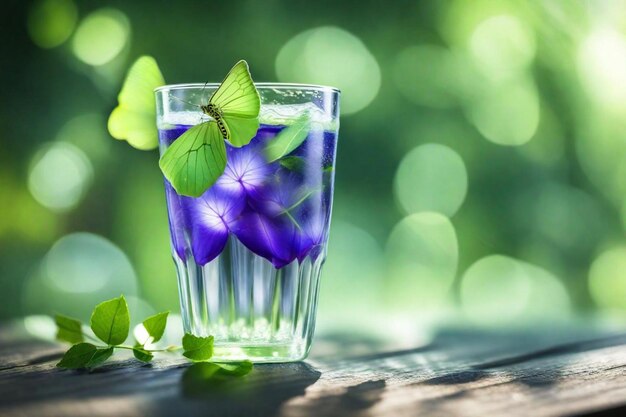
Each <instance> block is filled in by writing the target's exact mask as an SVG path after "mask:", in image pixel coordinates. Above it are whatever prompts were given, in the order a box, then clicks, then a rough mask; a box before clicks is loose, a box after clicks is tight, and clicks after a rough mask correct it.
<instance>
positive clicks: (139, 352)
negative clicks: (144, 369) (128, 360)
mask: <svg viewBox="0 0 626 417" xmlns="http://www.w3.org/2000/svg"><path fill="white" fill-rule="evenodd" d="M133 355H135V358H137V359H139V360H140V361H142V362H146V363H148V362H150V361H151V360H152V358H154V355H153V354H152V353H151V352H148V351H147V350H145V349H142V348H140V347H137V346H135V347H134V348H133Z"/></svg>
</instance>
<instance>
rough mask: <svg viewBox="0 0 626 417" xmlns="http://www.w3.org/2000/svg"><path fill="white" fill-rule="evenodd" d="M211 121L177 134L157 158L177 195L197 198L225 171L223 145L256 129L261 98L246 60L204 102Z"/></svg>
mask: <svg viewBox="0 0 626 417" xmlns="http://www.w3.org/2000/svg"><path fill="white" fill-rule="evenodd" d="M200 108H201V109H202V111H203V112H204V113H205V114H206V115H208V116H210V117H211V118H212V120H209V121H207V122H203V123H200V124H198V125H196V126H194V127H192V128H191V129H189V130H187V131H186V132H185V133H183V134H182V135H181V136H179V137H178V138H177V139H176V140H175V141H174V143H172V145H171V146H170V147H169V148H167V150H166V151H165V153H163V155H162V156H161V159H160V160H159V166H160V167H161V171H163V174H164V175H165V178H167V180H168V181H169V182H170V183H171V184H172V186H173V187H174V189H175V190H176V192H177V193H178V194H181V195H186V196H191V197H199V196H200V195H202V194H203V193H204V192H205V191H206V190H207V189H208V188H209V187H210V186H211V185H213V183H215V181H217V179H218V178H219V177H220V175H222V173H223V172H224V168H225V167H226V145H225V143H224V140H228V141H229V142H230V143H231V144H232V145H233V146H237V147H240V146H244V145H246V144H248V143H249V142H250V140H251V139H252V138H253V137H254V135H255V134H256V132H257V130H258V128H259V111H260V109H261V99H260V97H259V92H258V91H257V89H256V87H255V85H254V82H253V81H252V76H251V75H250V71H249V69H248V64H247V63H246V61H239V62H238V63H237V64H235V66H234V67H233V68H232V69H231V70H230V72H229V73H228V75H226V78H225V79H224V81H222V84H220V86H219V87H218V89H217V90H216V91H215V92H214V93H213V95H212V96H211V97H210V98H209V102H208V103H207V104H206V105H202V106H200Z"/></svg>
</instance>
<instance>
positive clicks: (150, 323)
mask: <svg viewBox="0 0 626 417" xmlns="http://www.w3.org/2000/svg"><path fill="white" fill-rule="evenodd" d="M168 314H170V312H169V311H164V312H163V313H159V314H155V315H154V316H150V317H148V318H147V319H145V320H144V321H143V327H145V328H146V331H147V332H148V334H149V335H150V336H152V341H153V342H158V341H159V340H161V338H162V337H163V333H164V332H165V326H166V325H167V316H168Z"/></svg>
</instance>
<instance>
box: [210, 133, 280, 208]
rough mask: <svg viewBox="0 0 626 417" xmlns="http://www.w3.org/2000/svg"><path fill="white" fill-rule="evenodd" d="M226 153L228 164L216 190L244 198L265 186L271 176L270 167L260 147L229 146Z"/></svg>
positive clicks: (216, 185)
mask: <svg viewBox="0 0 626 417" xmlns="http://www.w3.org/2000/svg"><path fill="white" fill-rule="evenodd" d="M226 152H227V159H228V162H227V164H226V169H225V170H224V173H223V174H222V176H221V177H220V178H219V179H218V180H217V182H216V183H215V187H216V188H221V189H223V190H227V191H230V192H231V193H236V194H238V195H239V196H243V195H244V194H248V193H250V192H253V191H254V190H255V189H257V188H258V187H261V186H263V184H264V183H265V182H266V181H267V178H268V176H269V174H270V167H269V166H268V164H267V162H266V161H265V159H264V157H263V154H262V153H261V152H262V150H261V149H259V147H258V146H254V144H249V145H246V146H244V147H242V148H235V147H233V146H230V145H228V146H227V148H226Z"/></svg>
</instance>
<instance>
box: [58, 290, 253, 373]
mask: <svg viewBox="0 0 626 417" xmlns="http://www.w3.org/2000/svg"><path fill="white" fill-rule="evenodd" d="M168 314H169V312H167V311H165V312H162V313H158V314H155V315H154V316H150V317H148V318H146V319H145V320H144V321H143V322H142V326H143V327H144V329H145V330H146V332H147V334H148V337H147V338H146V339H145V340H142V341H139V340H135V344H134V345H132V346H130V345H125V344H124V342H125V341H126V339H127V338H128V334H129V332H130V313H129V311H128V304H127V303H126V299H125V298H124V296H123V295H121V296H119V297H118V298H113V299H112V300H108V301H104V302H102V303H100V304H98V305H97V306H96V307H95V308H94V310H93V312H92V313H91V320H90V327H91V330H92V332H93V334H94V335H95V336H92V335H91V334H89V333H87V332H85V330H84V326H83V323H82V322H81V321H80V320H77V319H74V318H71V317H67V316H64V315H61V314H57V315H55V317H54V320H55V322H56V325H57V335H56V337H57V339H58V340H60V341H64V342H68V343H71V344H72V347H70V348H69V350H68V351H67V352H65V354H64V355H63V358H62V359H61V361H60V362H59V363H57V366H58V367H59V368H65V369H90V370H91V369H93V368H95V367H97V366H99V365H101V364H102V363H104V362H105V361H106V360H107V359H109V358H110V357H111V356H112V355H113V353H114V352H115V351H116V350H118V349H127V350H132V352H133V355H134V356H135V358H136V359H137V360H139V361H141V362H145V363H148V362H151V361H152V359H153V358H154V354H155V353H156V352H170V353H173V352H177V351H180V350H182V355H183V356H184V357H186V358H187V359H189V360H191V361H193V362H203V363H210V368H211V370H212V372H211V376H216V375H232V376H243V375H246V374H247V373H249V372H250V371H251V370H252V362H250V361H243V362H237V363H218V362H209V360H210V359H211V357H212V356H213V336H207V337H200V336H194V335H192V334H190V333H186V334H185V336H184V337H183V340H182V346H167V347H164V348H156V349H155V348H152V347H151V346H152V345H153V344H154V343H156V342H158V341H160V340H161V338H162V337H163V334H164V333H165V327H166V325H167V316H168ZM86 340H89V342H87V341H86ZM92 342H93V343H92Z"/></svg>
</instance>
